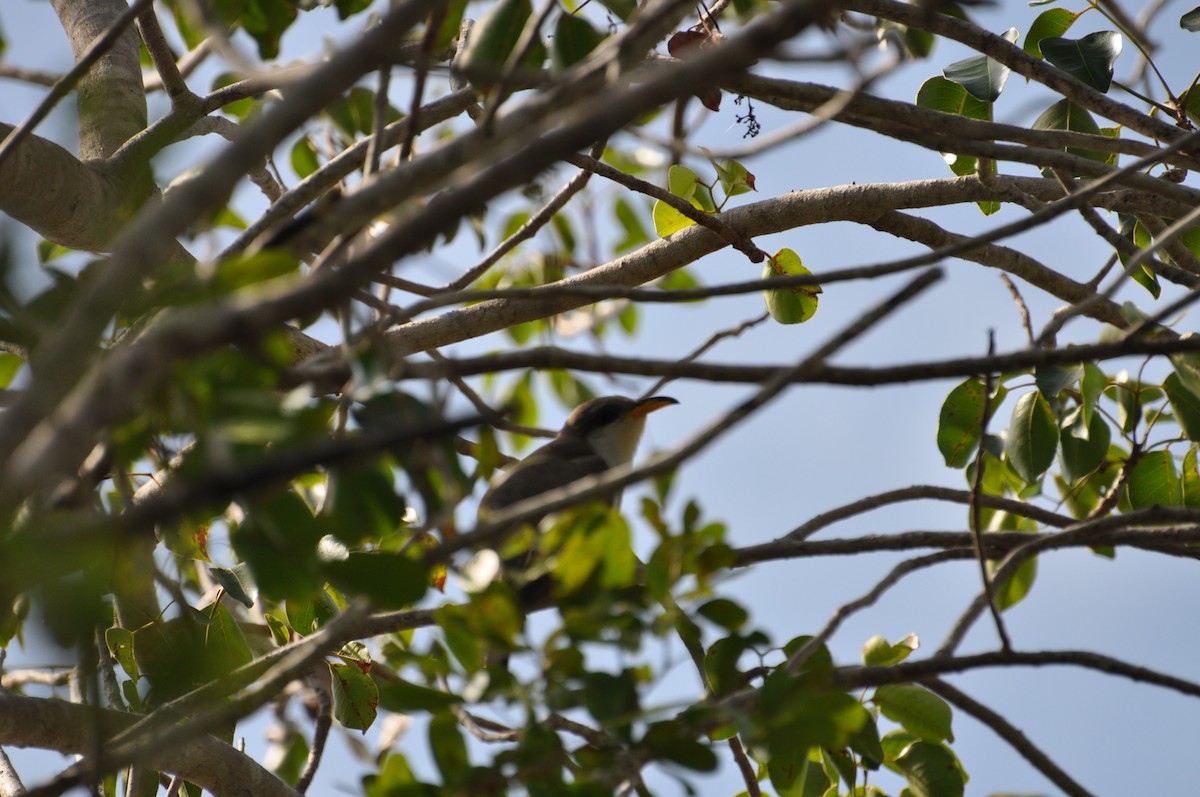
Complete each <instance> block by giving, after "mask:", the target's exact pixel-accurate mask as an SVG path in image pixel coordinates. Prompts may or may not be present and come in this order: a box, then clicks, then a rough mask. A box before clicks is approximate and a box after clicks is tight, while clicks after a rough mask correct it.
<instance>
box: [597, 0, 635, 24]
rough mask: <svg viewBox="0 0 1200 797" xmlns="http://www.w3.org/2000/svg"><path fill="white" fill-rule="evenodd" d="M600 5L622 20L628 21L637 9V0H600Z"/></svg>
mask: <svg viewBox="0 0 1200 797" xmlns="http://www.w3.org/2000/svg"><path fill="white" fill-rule="evenodd" d="M600 5H602V6H604V7H605V8H607V9H608V10H609V11H611V12H613V13H614V14H616V15H617V16H618V17H620V18H621V21H622V22H626V21H628V20H629V18H630V17H631V16H633V12H634V11H637V0H600Z"/></svg>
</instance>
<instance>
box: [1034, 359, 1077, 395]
mask: <svg viewBox="0 0 1200 797" xmlns="http://www.w3.org/2000/svg"><path fill="white" fill-rule="evenodd" d="M1081 376H1083V368H1082V367H1081V366H1075V367H1072V368H1064V367H1061V366H1057V365H1043V366H1039V367H1038V368H1037V369H1036V370H1035V371H1034V372H1033V378H1034V381H1035V382H1037V386H1038V390H1040V391H1042V395H1043V396H1046V397H1047V398H1054V397H1056V396H1057V395H1058V394H1059V392H1060V391H1061V390H1062V389H1063V388H1064V387H1067V386H1069V385H1073V384H1074V383H1075V380H1077V379H1079V377H1081Z"/></svg>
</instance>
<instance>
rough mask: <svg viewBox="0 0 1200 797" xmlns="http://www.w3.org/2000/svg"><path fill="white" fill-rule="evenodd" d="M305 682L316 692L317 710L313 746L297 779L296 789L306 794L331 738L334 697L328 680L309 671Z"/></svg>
mask: <svg viewBox="0 0 1200 797" xmlns="http://www.w3.org/2000/svg"><path fill="white" fill-rule="evenodd" d="M305 683H307V684H308V686H309V688H310V689H312V690H313V692H314V693H316V696H317V711H316V720H315V722H314V723H313V740H312V746H311V747H309V750H308V759H307V760H306V761H305V762H304V771H303V772H301V773H300V779H299V780H297V781H296V791H298V792H300V793H301V794H304V793H305V792H307V791H308V787H309V786H311V785H312V782H313V778H315V777H316V776H317V767H319V766H321V757H322V755H323V754H324V752H325V742H326V741H327V740H328V739H329V729H330V728H332V727H333V697H332V695H330V693H329V687H328V686H327V685H326V682H325V681H324V680H323V679H321V678H317V677H314V675H313V674H312V673H309V675H308V677H307V678H305Z"/></svg>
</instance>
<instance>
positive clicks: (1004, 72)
mask: <svg viewBox="0 0 1200 797" xmlns="http://www.w3.org/2000/svg"><path fill="white" fill-rule="evenodd" d="M1003 38H1005V39H1007V40H1008V41H1010V42H1016V40H1017V29H1016V28H1009V29H1008V30H1007V31H1005V32H1004V34H1003ZM1010 71H1011V70H1010V69H1009V68H1008V67H1007V66H1004V65H1003V64H1001V63H1000V62H998V61H993V60H992V59H991V58H988V57H987V56H986V55H980V56H975V57H973V58H964V59H963V60H961V61H955V62H954V63H953V64H950V66H948V67H946V68H945V69H943V70H942V76H943V77H945V78H946V79H947V80H950V81H953V82H954V83H957V84H958V85H960V86H962V87H963V88H964V89H966V90H967V91H968V92H970V94H971V96H972V97H974V98H975V99H977V100H980V101H982V102H995V101H996V99H997V98H998V97H999V96H1000V92H1002V91H1004V84H1005V83H1006V82H1008V75H1009V72H1010Z"/></svg>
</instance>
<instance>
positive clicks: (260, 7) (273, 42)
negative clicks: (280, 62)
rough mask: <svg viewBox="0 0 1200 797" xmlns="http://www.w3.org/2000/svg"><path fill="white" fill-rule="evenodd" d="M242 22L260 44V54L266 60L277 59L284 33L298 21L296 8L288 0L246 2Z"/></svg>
mask: <svg viewBox="0 0 1200 797" xmlns="http://www.w3.org/2000/svg"><path fill="white" fill-rule="evenodd" d="M241 20H242V27H243V28H245V29H246V32H247V33H249V34H250V35H251V36H253V37H254V40H255V41H256V42H258V54H259V55H260V56H261V57H262V58H264V59H272V58H277V57H278V56H279V42H280V39H282V38H283V32H284V31H285V30H287V29H288V28H289V27H290V26H291V24H292V23H293V22H294V21H295V20H296V7H295V6H294V5H292V4H291V3H289V2H287V0H246V8H245V11H244V12H243V13H242V17H241Z"/></svg>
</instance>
